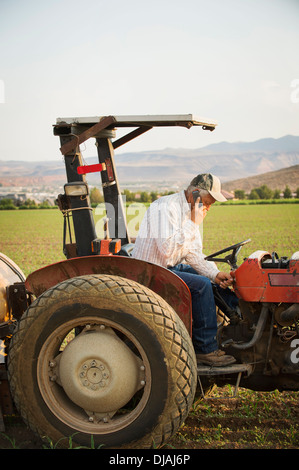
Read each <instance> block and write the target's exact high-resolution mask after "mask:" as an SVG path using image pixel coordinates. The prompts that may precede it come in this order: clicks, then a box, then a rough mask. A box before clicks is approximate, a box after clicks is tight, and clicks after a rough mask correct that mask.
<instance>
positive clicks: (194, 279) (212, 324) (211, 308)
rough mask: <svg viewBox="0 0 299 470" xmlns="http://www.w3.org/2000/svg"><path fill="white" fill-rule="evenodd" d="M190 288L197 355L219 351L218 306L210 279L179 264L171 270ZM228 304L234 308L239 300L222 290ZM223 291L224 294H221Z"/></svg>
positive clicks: (193, 338) (232, 294)
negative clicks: (217, 338)
mask: <svg viewBox="0 0 299 470" xmlns="http://www.w3.org/2000/svg"><path fill="white" fill-rule="evenodd" d="M169 269H170V270H171V271H173V272H174V273H175V274H176V275H177V276H179V277H180V278H181V279H182V280H183V281H184V282H185V284H187V286H188V287H189V290H190V292H191V298H192V320H193V322H192V342H193V346H194V349H195V352H196V353H200V354H208V353H210V352H213V351H216V350H217V349H218V344H217V340H216V334H217V318H216V305H215V299H214V294H213V288H212V283H211V281H210V279H208V278H207V277H205V276H201V275H200V274H198V273H197V272H196V271H195V269H193V268H192V267H191V266H189V265H187V264H177V265H176V266H173V267H171V268H169ZM217 288H218V290H219V292H220V293H221V294H222V293H223V294H224V298H225V301H226V303H227V304H228V305H229V306H230V307H231V308H234V307H236V306H237V305H238V299H237V297H236V296H235V294H234V293H233V292H232V291H231V290H230V289H221V288H220V287H219V286H217ZM221 291H222V292H221Z"/></svg>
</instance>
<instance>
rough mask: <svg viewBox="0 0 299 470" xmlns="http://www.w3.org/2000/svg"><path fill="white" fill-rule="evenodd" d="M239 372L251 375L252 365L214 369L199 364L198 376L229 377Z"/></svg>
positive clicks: (234, 365)
mask: <svg viewBox="0 0 299 470" xmlns="http://www.w3.org/2000/svg"><path fill="white" fill-rule="evenodd" d="M239 372H241V373H242V372H247V375H250V374H251V372H252V365H251V364H232V365H230V366H223V367H212V366H206V365H204V364H202V365H201V364H197V375H229V374H238V373H239Z"/></svg>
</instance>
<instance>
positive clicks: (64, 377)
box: [0, 114, 299, 449]
mask: <svg viewBox="0 0 299 470" xmlns="http://www.w3.org/2000/svg"><path fill="white" fill-rule="evenodd" d="M216 125H217V123H216V122H215V121H212V120H209V119H200V118H197V117H195V116H193V115H191V114H188V115H170V116H169V115H166V116H151V115H146V116H102V117H92V118H59V119H57V120H56V123H55V124H54V126H53V129H54V135H55V136H58V137H59V139H60V145H61V147H60V151H61V153H62V155H63V159H64V163H65V169H66V176H67V182H66V184H65V185H64V193H63V194H59V195H58V197H57V204H58V207H59V209H60V210H61V213H62V215H63V254H64V258H63V259H62V260H61V261H59V262H57V263H54V264H51V265H48V266H45V267H43V268H41V269H38V270H36V271H34V272H32V273H31V274H29V275H28V276H27V277H25V275H24V274H23V272H22V270H21V269H20V268H19V267H18V266H17V265H16V264H15V263H14V262H13V261H12V260H11V259H9V258H8V257H7V256H5V255H4V254H0V340H1V341H2V358H1V359H2V361H1V364H0V379H1V382H0V404H1V408H2V414H0V416H2V415H7V414H10V413H12V412H13V410H14V409H15V408H16V410H17V412H18V413H19V414H20V415H21V416H22V418H23V419H24V421H25V423H26V424H27V425H28V426H29V427H30V428H31V430H33V431H34V432H35V433H36V434H38V435H39V436H40V437H41V438H42V437H44V436H47V437H48V438H50V439H51V440H52V441H53V442H58V441H59V442H61V443H63V442H64V441H63V438H68V437H70V436H73V440H74V442H76V443H77V444H78V445H79V446H89V445H90V442H91V439H93V442H94V444H95V445H96V446H103V448H108V449H116V448H117V449H121V448H130V449H134V448H136V449H143V448H156V449H157V448H160V447H162V446H163V445H165V443H166V442H167V441H168V440H169V439H170V438H171V437H172V436H173V435H174V434H175V433H176V431H177V430H178V429H179V427H180V426H181V425H182V423H183V422H184V420H185V419H186V417H187V415H188V413H189V410H190V407H191V406H192V404H193V402H194V398H195V397H196V396H197V395H198V394H201V395H202V396H205V393H206V390H207V388H208V387H209V386H210V385H211V384H219V385H223V384H235V393H236V392H237V390H238V387H239V386H242V387H246V388H250V389H253V390H273V389H278V390H280V391H283V390H299V367H298V362H299V333H298V318H299V299H298V283H299V252H297V253H294V255H293V256H292V257H291V258H290V259H287V258H285V257H282V258H279V257H278V255H277V254H276V253H274V252H273V253H268V252H265V251H257V252H254V253H252V254H251V255H250V256H249V257H247V258H246V259H244V261H243V262H242V264H241V265H240V266H238V265H237V256H238V254H239V252H240V249H241V248H242V246H243V245H244V244H245V243H249V241H250V240H245V241H242V242H240V243H237V244H234V245H232V246H230V247H227V248H225V249H222V250H220V251H218V252H217V253H213V254H211V255H209V256H208V257H207V259H208V260H211V261H215V262H225V263H228V265H229V267H230V270H231V273H232V275H233V277H234V285H233V289H234V291H235V293H236V295H237V296H238V298H239V307H238V308H237V309H236V310H234V311H232V310H231V309H230V308H229V307H228V305H226V303H225V300H224V299H223V298H221V297H219V294H218V293H217V292H216V290H215V301H216V304H217V307H218V343H219V347H220V348H222V349H224V350H225V351H228V352H229V353H231V354H233V355H234V357H235V358H236V359H237V362H236V363H235V364H232V365H230V366H226V367H209V366H204V365H200V364H199V365H198V364H197V362H196V357H195V353H194V349H193V345H192V340H191V337H192V311H191V294H190V291H189V289H188V287H187V286H186V284H185V283H184V282H183V281H182V280H181V279H180V278H179V277H178V276H177V275H176V274H175V273H173V272H172V271H170V270H168V269H166V268H164V267H161V266H159V265H156V264H154V263H149V262H145V261H141V260H138V259H134V257H132V247H133V246H134V240H133V239H131V238H130V234H129V233H128V228H127V222H126V215H125V207H124V204H123V200H122V197H121V192H120V187H119V183H118V179H117V175H116V168H115V161H114V150H115V149H117V148H119V147H120V146H121V145H123V144H125V143H127V142H129V141H131V140H132V139H134V138H136V137H137V136H139V135H141V134H143V133H145V132H147V131H149V130H150V129H152V128H154V127H163V126H164V127H177V126H181V127H185V128H186V129H189V128H191V127H193V126H199V127H202V129H204V130H209V131H213V130H214V129H215V127H216ZM125 129H129V131H128V132H127V131H126V130H125ZM117 130H122V131H125V132H124V135H123V136H122V137H119V138H117V139H116V131H117ZM126 132H127V133H126ZM90 138H93V139H95V144H96V147H97V153H98V163H96V164H92V165H87V164H84V161H83V158H82V155H81V152H80V145H81V144H82V143H83V142H85V141H87V140H88V139H90ZM91 172H99V173H100V174H101V180H102V190H103V195H104V199H105V204H106V205H107V207H108V206H109V207H112V208H113V210H114V217H109V218H108V220H107V221H106V230H105V236H103V237H101V238H100V237H99V236H98V235H97V233H96V227H95V221H94V216H93V211H92V207H91V203H90V195H89V185H88V184H87V177H88V176H86V175H88V174H89V173H91ZM110 234H113V236H111V237H110ZM49 249H50V247H49ZM0 423H1V420H0ZM2 423H3V420H2Z"/></svg>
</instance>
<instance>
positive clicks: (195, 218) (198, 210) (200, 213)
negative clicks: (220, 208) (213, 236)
mask: <svg viewBox="0 0 299 470" xmlns="http://www.w3.org/2000/svg"><path fill="white" fill-rule="evenodd" d="M206 215H207V208H206V207H205V206H204V205H203V204H201V203H200V198H198V199H197V200H196V201H195V204H194V205H193V206H192V207H191V220H192V222H194V223H195V224H196V225H200V224H201V223H202V222H203V219H204V218H205V216H206Z"/></svg>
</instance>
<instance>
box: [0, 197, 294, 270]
mask: <svg viewBox="0 0 299 470" xmlns="http://www.w3.org/2000/svg"><path fill="white" fill-rule="evenodd" d="M94 212H95V222H96V226H97V227H99V226H100V225H101V224H100V217H101V216H102V214H100V212H99V214H97V210H95V211H94ZM128 213H129V215H128V221H129V224H130V220H132V217H133V216H132V211H128ZM143 213H144V211H141V210H139V211H137V212H136V214H137V217H136V216H135V214H134V217H135V218H136V220H137V221H138V215H139V217H141V215H142V214H143ZM137 227H138V225H137ZM134 234H135V233H133V235H134ZM298 235H299V205H298V204H273V205H270V204H266V205H244V206H237V205H236V206H234V205H227V206H225V205H219V206H215V207H213V208H212V209H211V210H210V212H209V214H208V216H207V217H206V219H205V221H204V224H203V242H204V252H205V254H209V253H211V252H214V251H218V250H220V249H222V248H225V247H226V246H229V245H232V244H234V243H237V242H239V241H242V240H246V239H247V238H251V240H252V241H251V243H249V244H248V245H245V246H244V247H243V249H242V251H241V254H240V260H239V261H241V260H242V258H243V257H245V256H248V255H249V254H250V253H252V252H253V251H255V250H265V251H270V252H272V251H276V252H277V253H278V255H279V256H291V254H292V253H293V252H295V251H298V250H299V240H298ZM62 237H63V216H62V214H61V213H60V211H59V210H55V209H53V210H27V211H21V210H15V211H0V252H2V253H4V254H6V255H7V256H8V257H9V258H11V259H12V260H13V261H14V262H15V263H16V264H17V265H18V266H19V267H20V268H21V269H22V270H23V271H24V273H25V274H26V275H28V274H29V273H30V272H32V271H34V270H35V269H38V268H40V267H42V266H45V265H47V264H50V263H54V262H56V261H59V260H61V259H64V255H63V252H62V243H63V242H62Z"/></svg>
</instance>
